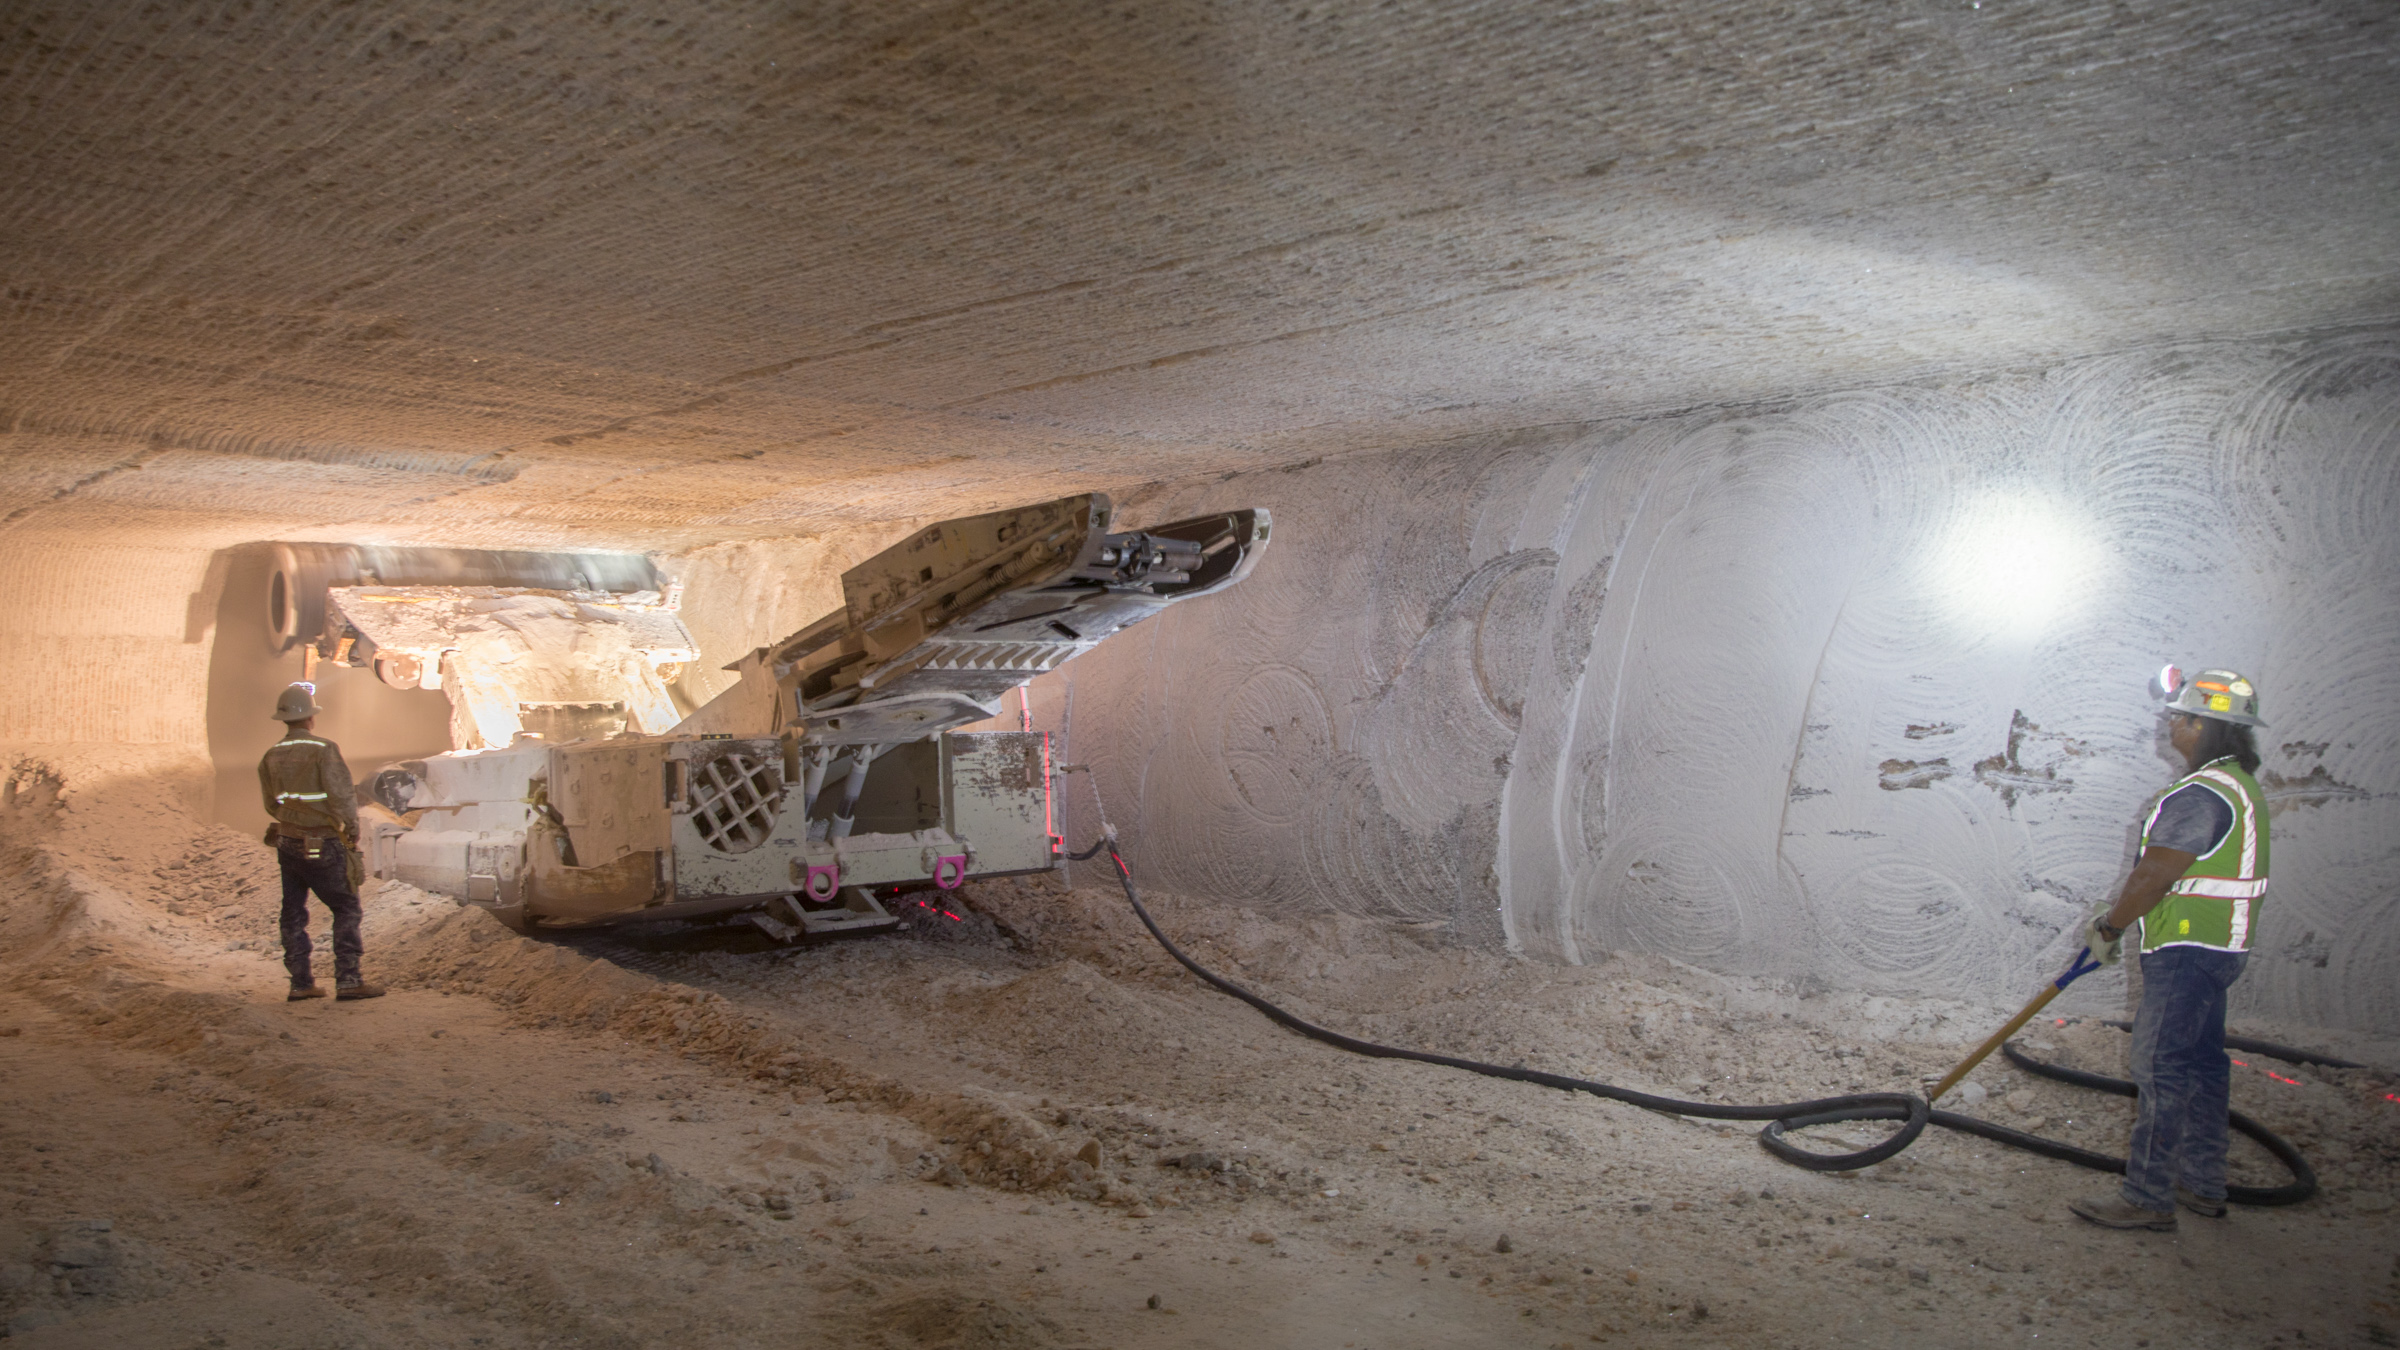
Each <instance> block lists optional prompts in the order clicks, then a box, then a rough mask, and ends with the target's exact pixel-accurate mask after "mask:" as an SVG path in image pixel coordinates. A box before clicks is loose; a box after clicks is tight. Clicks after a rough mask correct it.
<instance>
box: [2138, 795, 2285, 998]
mask: <svg viewBox="0 0 2400 1350" xmlns="http://www.w3.org/2000/svg"><path fill="white" fill-rule="evenodd" d="M2195 785H2197V786H2199V787H2203V788H2206V789H2208V790H2209V791H2211V792H2214V793H2216V794H2217V795H2218V796H2219V797H2222V798H2224V799H2225V804H2226V805H2227V806H2230V807H2232V808H2233V828H2231V829H2229V830H2227V831H2225V837H2224V838H2223V839H2220V840H2218V841H2217V846H2216V847H2215V848H2214V849H2212V850H2210V851H2209V853H2208V854H2207V856H2205V857H2202V858H2200V859H2199V860H2198V861H2196V862H2194V863H2193V864H2192V865H2191V866H2190V867H2188V868H2186V869H2185V870H2184V873H2183V877H2182V879H2181V880H2179V881H2177V882H2176V883H2175V884H2174V885H2172V886H2170V887H2168V888H2167V896H2166V898H2165V899H2164V900H2161V901H2159V902H2158V907H2157V908H2156V909H2153V910H2151V911H2150V912H2149V913H2148V914H2146V915H2144V916H2142V920H2141V923H2142V947H2141V949H2142V950H2143V951H2146V952H2154V951H2157V950H2158V949H2159V948H2161V947H2210V948H2214V949H2215V950H2217V951H2221V952H2246V951H2248V950H2250V934H2251V932H2252V930H2253V929H2255V928H2256V927H2257V925H2258V906H2259V901H2260V900H2261V898H2263V897H2264V896H2265V895H2266V893H2267V799H2266V794H2264V793H2262V792H2260V791H2259V790H2258V780H2257V779H2255V778H2252V777H2251V776H2250V774H2249V772H2248V771H2247V770H2245V769H2243V768H2242V765H2241V762H2240V761H2239V760H2236V759H2233V758H2232V757H2230V756H2228V757H2227V758H2224V759H2220V760H2213V761H2211V762H2209V763H2207V764H2203V765H2201V766H2200V767H2199V768H2197V769H2194V770H2193V771H2191V772H2190V773H2188V774H2185V775H2184V776H2183V777H2182V778H2181V779H2178V780H2177V781H2176V783H2175V785H2174V786H2173V787H2170V788H2168V789H2167V790H2166V791H2165V792H2163V793H2161V794H2160V795H2159V799H2158V805H2157V806H2153V807H2151V808H2150V818H2149V819H2148V820H2146V821H2144V822H2142V847H2143V848H2145V849H2147V848H2149V847H2150V830H2151V828H2152V827H2153V826H2155V825H2157V824H2158V813H2159V810H2160V809H2161V808H2162V807H2164V806H2165V805H2166V801H2167V798H2168V797H2171V796H2173V795H2174V794H2176V793H2177V792H2180V791H2182V790H2183V789H2184V788H2187V787H2192V786H2195Z"/></svg>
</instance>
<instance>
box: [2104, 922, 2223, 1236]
mask: <svg viewBox="0 0 2400 1350" xmlns="http://www.w3.org/2000/svg"><path fill="white" fill-rule="evenodd" d="M2249 960H2250V954H2249V953H2248V952H2221V951H2216V950H2214V949H2212V948H2208V947H2161V948H2159V949H2158V950H2157V951H2154V952H2148V953H2145V954H2144V955H2143V956H2142V1007H2141V1011H2140V1012H2138V1013H2136V1014H2134V1019H2133V1085H2134V1086H2135V1087H2137V1088H2139V1089H2141V1100H2140V1102H2139V1104H2138V1107H2137V1111H2136V1114H2135V1116H2134V1122H2133V1145H2132V1147H2131V1148H2130V1149H2128V1150H2127V1157H2126V1159H2125V1187H2124V1190H2123V1192H2122V1194H2123V1195H2124V1197H2125V1203H2127V1204H2129V1205H2135V1206H2138V1207H2140V1208H2142V1209H2149V1210H2166V1211H2172V1210H2173V1209H2174V1208H2175V1184H2176V1183H2177V1182H2181V1183H2182V1184H2183V1188H2184V1189H2185V1190H2187V1191H2190V1192H2192V1193H2193V1194H2194V1195H2198V1196H2201V1197H2203V1198H2205V1199H2209V1200H2222V1199H2224V1198H2225V1113H2226V1111H2227V1110H2228V1108H2229V1106H2230V1100H2229V1099H2230V1096H2231V1091H2232V1080H2233V1069H2232V1061H2230V1060H2228V1059H2227V1058H2226V1057H2225V991H2226V990H2227V989H2229V988H2231V987H2232V986H2233V982H2234V981H2235V980H2238V979H2240V978H2241V977H2242V967H2243V966H2244V965H2245V964H2247V963H2248V961H2249Z"/></svg>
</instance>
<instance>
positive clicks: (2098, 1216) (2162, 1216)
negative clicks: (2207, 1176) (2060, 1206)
mask: <svg viewBox="0 0 2400 1350" xmlns="http://www.w3.org/2000/svg"><path fill="white" fill-rule="evenodd" d="M2067 1208H2068V1209H2071V1210H2073V1211H2075V1214H2076V1217H2078V1218H2083V1219H2089V1220H2091V1221H2092V1222H2093V1223H2096V1224H2098V1225H2100V1226H2101V1227H2102V1228H2147V1229H2150V1230H2152V1231H2154V1232H2159V1233H2172V1232H2174V1231H2175V1211H2174V1210H2171V1209H2169V1210H2156V1209H2143V1208H2141V1207H2140V1206H2138V1205H2131V1204H2127V1203H2126V1202H2125V1197H2123V1196H2121V1195H2093V1196H2086V1197H2085V1198H2083V1199H2081V1200H2077V1201H2075V1202H2074V1203H2072V1204H2070V1205H2068V1206H2067Z"/></svg>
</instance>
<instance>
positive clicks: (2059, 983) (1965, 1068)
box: [1925, 947, 2100, 1102]
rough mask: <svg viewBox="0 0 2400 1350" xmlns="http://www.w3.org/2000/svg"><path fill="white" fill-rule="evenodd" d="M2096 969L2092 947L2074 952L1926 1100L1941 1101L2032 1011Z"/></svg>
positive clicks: (2028, 1017)
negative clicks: (2040, 990)
mask: <svg viewBox="0 0 2400 1350" xmlns="http://www.w3.org/2000/svg"><path fill="white" fill-rule="evenodd" d="M2099 968H2100V963H2099V962H2098V961H2095V960H2093V959H2092V949H2091V948H2089V947H2085V948H2083V949H2082V950H2081V951H2078V952H2076V953H2075V959H2074V960H2072V961H2070V962H2068V963H2067V968H2066V969H2065V970H2064V971H2061V972H2060V973H2059V977H2058V978H2057V979H2055V980H2052V981H2051V982H2050V983H2048V984H2047V985H2044V986H2043V987H2042V992H2040V993H2038V994H2035V995H2034V996H2033V998H2032V1000H2031V1001H2029V1002H2027V1003H2026V1005H2025V1006H2024V1007H2022V1008H2019V1009H2017V1015H2016V1016H2014V1017H2012V1018H2010V1019H2008V1021H2006V1022H2005V1023H2002V1024H2001V1027H2000V1029H1999V1030H1998V1031H1995V1032H1993V1033H1992V1035H1991V1039H1989V1040H1987V1041H1985V1042H1984V1043H1983V1044H1981V1045H1979V1046H1976V1047H1975V1053H1974V1054H1971V1055H1969V1056H1967V1057H1966V1058H1965V1059H1962V1060H1960V1061H1959V1062H1958V1067H1957V1068H1955V1069H1952V1070H1951V1071H1950V1072H1948V1073H1946V1074H1944V1075H1942V1081H1941V1082H1939V1083H1936V1084H1934V1085H1933V1091H1931V1092H1928V1093H1926V1094H1925V1100H1926V1101H1928V1102H1938V1101H1940V1100H1941V1099H1942V1094H1943V1093H1945V1092H1948V1091H1949V1090H1950V1089H1952V1088H1954V1087H1957V1086H1958V1080H1959V1079H1961V1078H1964V1077H1966V1076H1967V1075H1968V1074H1970V1073H1973V1072H1975V1066H1976V1065H1978V1064H1981V1063H1982V1062H1983V1061H1984V1058H1985V1057H1986V1056H1988V1055H1990V1054H1991V1053H1992V1052H1993V1051H1994V1050H1997V1049H1999V1048H2000V1047H2001V1045H2002V1044H2003V1043H2005V1042H2006V1041H2007V1040H2008V1038H2009V1037H2011V1036H2014V1035H2016V1034H2017V1030H2018V1028H2020V1027H2022V1026H2024V1025H2025V1024H2026V1023H2027V1022H2030V1021H2032V1020H2033V1015H2034V1014H2035V1013H2038V1012H2040V1011H2041V1010H2042V1009H2044V1008H2047V1007H2049V1006H2050V1000H2052V999H2054V998H2057V997H2058V996H2059V995H2060V994H2063V993H2065V992H2066V989H2067V986H2068V985H2070V984H2073V983H2075V982H2076V981H2077V980H2079V979H2082V978H2083V977H2084V976H2086V975H2089V974H2091V973H2092V972H2093V971H2095V970H2098V969H2099Z"/></svg>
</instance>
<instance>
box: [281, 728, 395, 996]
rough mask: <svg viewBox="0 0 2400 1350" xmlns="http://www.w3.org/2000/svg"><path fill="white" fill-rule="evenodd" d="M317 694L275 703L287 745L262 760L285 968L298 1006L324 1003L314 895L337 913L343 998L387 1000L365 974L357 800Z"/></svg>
mask: <svg viewBox="0 0 2400 1350" xmlns="http://www.w3.org/2000/svg"><path fill="white" fill-rule="evenodd" d="M320 711H322V709H320V708H318V707H317V703H316V688H315V686H313V685H307V684H295V685H293V686H291V687H290V688H288V689H286V690H284V691H283V693H282V695H281V696H280V697H278V698H277V699H276V700H275V720H276V721H278V722H282V723H284V724H285V725H286V728H287V729H286V730H285V732H284V734H283V739H282V740H280V741H277V742H275V744H274V745H273V746H271V747H270V748H269V749H268V750H267V753H266V755H265V757H264V758H262V759H260V760H259V761H258V790H259V793H260V795H261V796H262V797H264V798H265V800H266V806H267V814H268V815H270V816H273V817H274V818H275V824H274V827H273V828H272V829H270V830H269V831H268V837H269V838H270V839H272V840H273V841H274V844H275V861H276V864H277V865H278V866H279V867H280V868H281V870H282V872H283V968H284V969H285V970H288V971H290V972H291V976H292V991H291V993H290V994H289V995H287V996H286V997H287V998H289V999H291V1000H292V1001H294V1002H297V1001H298V1000H300V999H304V998H323V997H325V990H324V988H323V987H322V986H320V985H319V984H318V983H317V981H316V977H315V975H314V974H313V973H311V971H310V968H309V953H310V950H311V948H310V944H309V940H308V893H309V892H310V891H312V890H313V891H315V892H316V893H317V898H318V899H319V900H322V901H324V902H325V907H326V908H327V909H330V910H332V911H333V973H334V994H333V996H334V997H335V998H337V999H344V1000H347V999H359V998H381V997H382V996H383V987H382V986H381V985H374V984H369V983H367V982H366V980H365V979H364V978H363V977H362V976H361V975H360V974H359V969H358V967H359V958H360V956H361V955H362V954H363V953H364V951H365V947H364V944H363V943H361V942H360V940H359V933H358V928H359V905H358V891H357V890H356V889H355V888H354V887H353V886H352V884H351V880H350V850H351V849H353V848H355V847H357V844H358V794H357V792H356V790H355V789H353V788H352V786H351V784H350V766H349V765H348V764H345V763H343V762H342V751H341V747H340V746H337V745H335V744H334V743H333V742H331V741H329V740H326V739H325V738H324V737H322V736H319V735H316V734H315V728H316V719H317V714H318V713H319V712H320Z"/></svg>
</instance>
